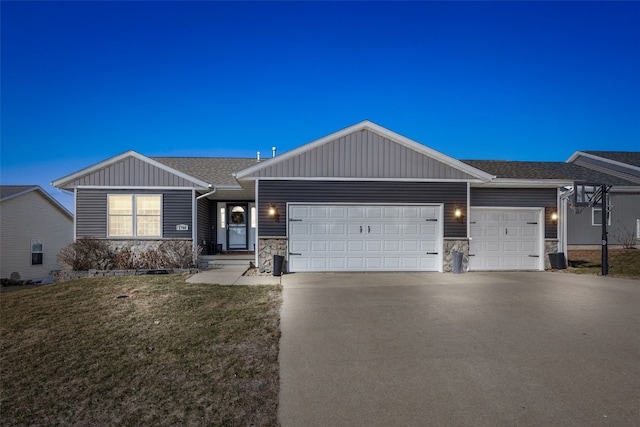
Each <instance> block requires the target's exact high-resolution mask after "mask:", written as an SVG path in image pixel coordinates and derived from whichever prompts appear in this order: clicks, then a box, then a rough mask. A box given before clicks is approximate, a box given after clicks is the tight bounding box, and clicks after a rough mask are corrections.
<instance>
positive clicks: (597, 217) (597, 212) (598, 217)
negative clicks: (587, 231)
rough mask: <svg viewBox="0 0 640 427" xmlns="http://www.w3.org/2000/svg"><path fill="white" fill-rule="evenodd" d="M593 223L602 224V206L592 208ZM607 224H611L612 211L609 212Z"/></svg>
mask: <svg viewBox="0 0 640 427" xmlns="http://www.w3.org/2000/svg"><path fill="white" fill-rule="evenodd" d="M591 225H602V208H591ZM607 225H611V211H608V212H607Z"/></svg>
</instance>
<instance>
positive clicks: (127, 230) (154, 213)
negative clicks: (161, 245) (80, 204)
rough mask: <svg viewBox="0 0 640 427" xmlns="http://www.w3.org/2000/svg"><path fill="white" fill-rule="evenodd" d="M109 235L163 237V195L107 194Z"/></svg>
mask: <svg viewBox="0 0 640 427" xmlns="http://www.w3.org/2000/svg"><path fill="white" fill-rule="evenodd" d="M107 212H108V214H107V216H108V231H107V235H108V236H109V237H161V236H162V228H161V225H162V196H161V195H158V194H109V195H107Z"/></svg>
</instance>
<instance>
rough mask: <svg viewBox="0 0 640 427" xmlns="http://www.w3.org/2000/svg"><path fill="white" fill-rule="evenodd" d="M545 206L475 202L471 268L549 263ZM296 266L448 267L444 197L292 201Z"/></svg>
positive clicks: (291, 229) (343, 268)
mask: <svg viewBox="0 0 640 427" xmlns="http://www.w3.org/2000/svg"><path fill="white" fill-rule="evenodd" d="M543 224H544V210H543V209H541V208H473V207H472V208H471V209H470V217H469V231H470V237H471V240H470V241H469V255H470V256H469V270H470V271H481V270H542V269H543V268H544V259H543V255H544V235H543V232H544V226H543ZM288 236H289V270H290V271H291V272H308V271H442V247H443V238H442V236H443V224H442V206H441V205H407V206H393V205H338V204H336V205H329V206H327V205H309V204H290V205H289V208H288Z"/></svg>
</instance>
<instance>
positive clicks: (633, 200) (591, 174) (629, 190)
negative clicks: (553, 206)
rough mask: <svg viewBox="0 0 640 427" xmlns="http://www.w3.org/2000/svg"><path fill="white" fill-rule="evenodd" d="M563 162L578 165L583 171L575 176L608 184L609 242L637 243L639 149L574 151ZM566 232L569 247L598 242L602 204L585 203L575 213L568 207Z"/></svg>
mask: <svg viewBox="0 0 640 427" xmlns="http://www.w3.org/2000/svg"><path fill="white" fill-rule="evenodd" d="M567 163H568V164H570V165H575V166H580V167H582V170H583V175H582V176H580V177H579V179H578V180H581V181H586V182H590V183H596V184H598V183H600V184H607V185H608V186H611V188H610V190H609V199H608V208H609V209H608V213H607V226H608V233H609V243H610V244H613V245H625V246H628V245H630V244H633V245H640V152H621V151H577V152H575V153H574V154H573V155H572V156H571V157H570V158H569V159H568V160H567ZM569 203H570V202H569ZM566 234H567V243H568V245H569V247H570V248H585V247H586V248H591V247H594V246H600V244H601V235H602V208H601V207H600V206H593V207H587V208H586V209H584V210H582V211H581V212H579V213H578V211H577V210H572V209H568V210H567V230H566Z"/></svg>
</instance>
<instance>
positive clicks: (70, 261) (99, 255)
mask: <svg viewBox="0 0 640 427" xmlns="http://www.w3.org/2000/svg"><path fill="white" fill-rule="evenodd" d="M112 258H113V254H112V253H111V249H110V248H109V244H108V243H107V242H106V241H104V240H99V239H94V238H92V237H80V238H79V239H77V240H76V241H75V242H73V243H71V244H69V245H67V246H65V247H64V248H62V249H61V250H60V252H58V256H57V260H58V263H59V264H60V265H62V266H63V267H65V268H66V269H67V270H73V271H87V270H90V269H96V270H108V269H110V268H111V266H112V261H111V260H112Z"/></svg>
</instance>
